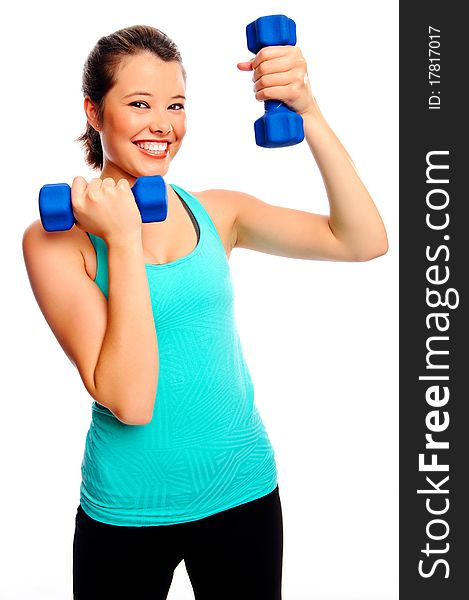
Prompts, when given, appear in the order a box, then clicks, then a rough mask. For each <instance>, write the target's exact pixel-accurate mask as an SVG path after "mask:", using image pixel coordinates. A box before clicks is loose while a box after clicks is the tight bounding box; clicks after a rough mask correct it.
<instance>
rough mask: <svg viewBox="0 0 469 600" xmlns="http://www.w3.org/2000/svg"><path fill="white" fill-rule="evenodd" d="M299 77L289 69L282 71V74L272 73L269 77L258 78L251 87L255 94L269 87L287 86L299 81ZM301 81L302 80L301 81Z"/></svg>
mask: <svg viewBox="0 0 469 600" xmlns="http://www.w3.org/2000/svg"><path fill="white" fill-rule="evenodd" d="M300 79H301V78H300V77H299V75H298V73H297V72H296V71H294V70H293V69H291V70H290V71H284V72H283V73H272V74H271V75H263V76H262V77H260V78H259V79H258V80H257V81H256V83H255V84H254V86H253V90H254V91H255V92H260V91H261V90H263V89H265V88H269V87H276V86H280V85H288V84H290V83H295V82H297V81H300ZM301 80H302V79H301Z"/></svg>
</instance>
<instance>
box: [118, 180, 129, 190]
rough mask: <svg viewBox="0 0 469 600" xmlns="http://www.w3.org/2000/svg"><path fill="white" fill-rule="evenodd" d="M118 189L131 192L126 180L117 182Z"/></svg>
mask: <svg viewBox="0 0 469 600" xmlns="http://www.w3.org/2000/svg"><path fill="white" fill-rule="evenodd" d="M116 187H117V188H119V189H121V190H130V183H129V180H128V179H125V178H122V179H119V181H118V182H117V185H116Z"/></svg>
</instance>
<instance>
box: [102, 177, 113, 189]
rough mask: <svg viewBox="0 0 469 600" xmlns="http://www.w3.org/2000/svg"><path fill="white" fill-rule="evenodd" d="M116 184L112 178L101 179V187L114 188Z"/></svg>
mask: <svg viewBox="0 0 469 600" xmlns="http://www.w3.org/2000/svg"><path fill="white" fill-rule="evenodd" d="M115 185H116V182H115V181H114V179H113V178H112V177H105V178H104V179H103V183H102V186H103V187H115Z"/></svg>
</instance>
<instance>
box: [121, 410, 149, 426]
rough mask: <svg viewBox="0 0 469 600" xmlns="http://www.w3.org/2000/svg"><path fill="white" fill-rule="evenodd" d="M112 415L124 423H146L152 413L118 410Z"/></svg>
mask: <svg viewBox="0 0 469 600" xmlns="http://www.w3.org/2000/svg"><path fill="white" fill-rule="evenodd" d="M114 416H115V417H116V418H117V419H119V421H121V422H122V423H124V425H148V423H150V422H151V420H152V418H153V413H152V414H150V415H149V414H148V413H145V414H142V413H136V412H131V411H123V410H118V411H116V412H115V413H114Z"/></svg>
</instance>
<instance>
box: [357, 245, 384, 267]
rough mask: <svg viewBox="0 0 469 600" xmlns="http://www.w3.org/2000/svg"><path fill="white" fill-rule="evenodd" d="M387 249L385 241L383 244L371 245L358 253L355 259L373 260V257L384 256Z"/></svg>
mask: <svg viewBox="0 0 469 600" xmlns="http://www.w3.org/2000/svg"><path fill="white" fill-rule="evenodd" d="M388 250H389V245H388V243H387V241H386V242H385V243H383V244H380V245H376V246H373V247H372V248H367V249H366V250H365V251H363V252H361V253H359V254H358V256H357V258H356V259H355V260H356V261H358V262H366V261H369V260H373V259H374V258H379V257H380V256H384V255H385V254H386V253H387V251H388Z"/></svg>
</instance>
